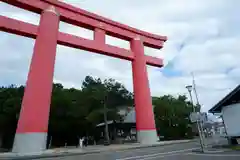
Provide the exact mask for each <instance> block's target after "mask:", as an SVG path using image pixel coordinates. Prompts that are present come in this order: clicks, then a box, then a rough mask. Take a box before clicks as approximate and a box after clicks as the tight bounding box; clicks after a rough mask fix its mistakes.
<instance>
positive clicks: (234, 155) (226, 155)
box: [185, 153, 240, 157]
mask: <svg viewBox="0 0 240 160" xmlns="http://www.w3.org/2000/svg"><path fill="white" fill-rule="evenodd" d="M185 155H194V156H211V157H240V154H211V153H186V154H185Z"/></svg>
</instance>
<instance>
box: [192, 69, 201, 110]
mask: <svg viewBox="0 0 240 160" xmlns="http://www.w3.org/2000/svg"><path fill="white" fill-rule="evenodd" d="M191 74H192V83H193V91H194V93H195V96H196V101H197V105H198V106H200V103H199V100H198V94H197V89H196V83H195V78H194V74H193V72H192V73H191Z"/></svg>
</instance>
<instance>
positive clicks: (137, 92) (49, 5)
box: [0, 0, 166, 153]
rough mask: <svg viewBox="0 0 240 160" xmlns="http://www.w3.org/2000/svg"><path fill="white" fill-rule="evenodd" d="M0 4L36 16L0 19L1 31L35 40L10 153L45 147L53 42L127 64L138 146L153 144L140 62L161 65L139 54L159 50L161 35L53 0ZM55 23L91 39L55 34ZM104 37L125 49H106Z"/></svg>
mask: <svg viewBox="0 0 240 160" xmlns="http://www.w3.org/2000/svg"><path fill="white" fill-rule="evenodd" d="M0 1H4V0H0ZM4 2H5V1H4ZM6 3H9V4H12V5H15V6H17V7H20V8H23V9H26V10H30V11H32V12H35V13H40V14H41V20H40V25H39V26H35V25H32V24H29V23H25V22H21V21H18V20H14V19H10V18H7V17H4V16H0V30H1V31H5V32H9V33H14V34H18V35H22V36H26V37H30V38H36V42H35V46H34V53H33V57H32V61H31V65H30V71H29V74H28V80H27V84H26V88H25V92H24V96H23V101H22V108H21V112H20V117H19V121H18V127H17V130H16V135H15V140H14V146H13V151H14V152H18V153H29V152H39V151H42V150H44V149H46V137H47V131H48V119H49V111H50V101H51V92H52V81H53V72H54V63H55V56H56V45H57V44H61V45H65V46H69V47H74V48H79V49H83V50H87V51H91V52H96V53H99V54H104V55H107V56H111V57H116V58H120V59H124V60H129V61H132V72H133V88H134V100H135V110H136V129H137V136H138V141H139V142H140V143H142V144H149V143H150V144H152V143H155V142H156V141H157V134H156V127H155V120H154V114H153V108H152V100H151V94H150V89H149V84H148V83H149V82H148V76H147V69H146V64H148V65H152V66H157V67H162V65H163V63H162V59H159V58H154V57H151V56H146V55H144V45H145V46H148V47H152V48H156V49H160V48H162V46H163V42H164V41H166V37H164V36H157V35H153V34H150V33H147V32H143V31H140V30H137V29H134V28H131V27H128V26H125V25H123V24H120V23H117V22H114V21H111V20H108V19H106V18H103V17H100V16H97V15H95V14H92V13H89V12H86V11H84V10H81V9H79V8H76V7H73V6H70V5H68V4H65V3H63V2H59V1H57V0H15V1H7V2H6ZM60 20H61V21H64V22H67V23H70V24H73V25H77V26H81V27H84V28H88V29H91V30H93V31H94V40H88V39H83V38H81V37H77V36H73V35H70V34H67V33H62V32H59V31H58V26H59V21H60ZM106 34H108V35H110V36H114V37H117V38H121V39H124V40H127V41H129V42H130V44H131V50H126V49H122V48H119V47H114V46H111V45H107V44H106V43H105V35H106Z"/></svg>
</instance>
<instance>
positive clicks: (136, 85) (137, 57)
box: [131, 37, 158, 144]
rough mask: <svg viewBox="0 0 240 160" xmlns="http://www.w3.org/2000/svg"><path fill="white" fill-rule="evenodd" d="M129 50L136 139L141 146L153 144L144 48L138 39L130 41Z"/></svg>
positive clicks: (150, 104)
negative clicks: (130, 52) (131, 58)
mask: <svg viewBox="0 0 240 160" xmlns="http://www.w3.org/2000/svg"><path fill="white" fill-rule="evenodd" d="M131 50H132V52H133V54H134V60H133V61H132V72H133V90H134V101H135V112H136V130H137V139H138V142H139V143H141V144H154V143H156V142H157V140H158V138H157V132H156V127H155V119H154V113H153V108H152V99H151V93H150V88H149V82H148V73H147V68H146V58H145V55H144V46H143V42H142V41H141V39H140V38H139V37H137V38H135V39H133V40H132V41H131Z"/></svg>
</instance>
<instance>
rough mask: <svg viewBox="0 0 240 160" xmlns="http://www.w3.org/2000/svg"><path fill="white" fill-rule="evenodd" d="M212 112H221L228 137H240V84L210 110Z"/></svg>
mask: <svg viewBox="0 0 240 160" xmlns="http://www.w3.org/2000/svg"><path fill="white" fill-rule="evenodd" d="M209 112H210V113H213V114H219V113H221V115H222V118H223V122H224V125H225V128H226V134H227V136H228V137H230V138H232V139H235V138H238V137H240V126H239V122H240V85H238V86H237V87H236V88H235V89H234V90H233V91H232V92H230V93H229V94H228V95H227V96H226V97H224V98H223V99H222V100H220V101H219V102H218V103H217V104H216V105H215V106H214V107H212V108H211V109H210V110H209Z"/></svg>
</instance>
